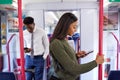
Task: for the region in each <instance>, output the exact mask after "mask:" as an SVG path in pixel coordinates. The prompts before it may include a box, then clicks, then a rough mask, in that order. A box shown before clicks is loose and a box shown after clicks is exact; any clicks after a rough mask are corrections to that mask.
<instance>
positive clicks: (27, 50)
mask: <svg viewBox="0 0 120 80" xmlns="http://www.w3.org/2000/svg"><path fill="white" fill-rule="evenodd" d="M31 51H32V49H31V48H24V52H25V53H29V52H31Z"/></svg>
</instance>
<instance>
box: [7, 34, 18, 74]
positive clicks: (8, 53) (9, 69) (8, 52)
mask: <svg viewBox="0 0 120 80" xmlns="http://www.w3.org/2000/svg"><path fill="white" fill-rule="evenodd" d="M15 35H16V34H12V36H11V37H10V39H9V40H8V42H7V45H6V50H7V55H8V71H9V72H10V71H11V66H10V50H9V44H10V41H11V40H12V38H13V37H14V36H15Z"/></svg>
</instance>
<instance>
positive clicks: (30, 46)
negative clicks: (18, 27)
mask: <svg viewBox="0 0 120 80" xmlns="http://www.w3.org/2000/svg"><path fill="white" fill-rule="evenodd" d="M23 23H24V25H25V27H26V30H24V32H23V36H24V51H25V53H26V56H25V59H26V60H25V67H26V70H28V69H34V71H35V72H34V78H35V80H43V71H44V62H45V59H46V58H47V56H48V53H49V40H48V37H47V34H46V33H45V31H44V30H43V29H41V28H38V26H35V23H34V19H33V18H32V17H26V18H25V19H24V20H23ZM32 78H33V74H32V73H31V72H26V80H32Z"/></svg>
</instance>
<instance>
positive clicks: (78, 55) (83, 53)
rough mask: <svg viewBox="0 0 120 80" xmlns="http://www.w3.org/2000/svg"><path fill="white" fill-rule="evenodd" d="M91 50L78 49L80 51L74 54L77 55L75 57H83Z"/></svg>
mask: <svg viewBox="0 0 120 80" xmlns="http://www.w3.org/2000/svg"><path fill="white" fill-rule="evenodd" d="M92 52H93V50H92V51H88V52H85V51H80V52H78V53H77V54H76V56H77V58H83V57H85V56H87V55H88V54H90V53H92Z"/></svg>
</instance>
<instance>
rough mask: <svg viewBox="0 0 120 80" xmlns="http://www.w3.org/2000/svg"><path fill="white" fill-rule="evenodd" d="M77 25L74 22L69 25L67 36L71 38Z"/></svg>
mask: <svg viewBox="0 0 120 80" xmlns="http://www.w3.org/2000/svg"><path fill="white" fill-rule="evenodd" d="M77 24H78V22H77V21H75V22H73V23H72V24H71V25H70V27H69V29H68V35H69V36H72V35H73V34H74V32H76V28H77Z"/></svg>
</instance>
